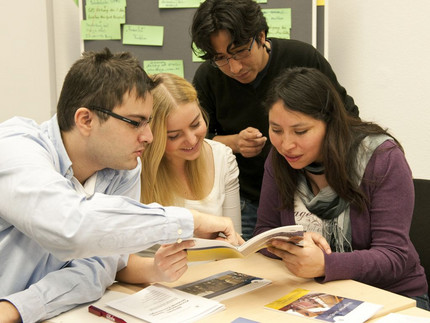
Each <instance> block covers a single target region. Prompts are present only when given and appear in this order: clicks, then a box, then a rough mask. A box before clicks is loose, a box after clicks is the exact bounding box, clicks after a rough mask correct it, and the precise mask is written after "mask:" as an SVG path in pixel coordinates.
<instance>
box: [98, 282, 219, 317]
mask: <svg viewBox="0 0 430 323" xmlns="http://www.w3.org/2000/svg"><path fill="white" fill-rule="evenodd" d="M106 305H107V306H110V307H112V308H115V309H117V310H119V311H122V312H124V313H127V314H130V315H133V316H135V317H137V318H140V319H142V320H144V321H147V322H157V323H171V322H195V321H197V320H199V319H201V318H203V317H205V316H207V315H209V314H212V313H216V312H218V311H222V310H224V309H225V306H224V305H223V304H221V303H219V302H217V301H215V300H212V299H207V298H204V297H201V296H196V295H192V294H189V293H185V292H182V291H180V290H177V289H174V288H170V287H166V286H163V285H160V284H153V285H150V286H148V287H146V288H144V289H142V290H141V291H139V292H137V293H134V294H131V295H128V296H126V297H123V298H120V299H116V300H113V301H110V302H109V303H107V304H106Z"/></svg>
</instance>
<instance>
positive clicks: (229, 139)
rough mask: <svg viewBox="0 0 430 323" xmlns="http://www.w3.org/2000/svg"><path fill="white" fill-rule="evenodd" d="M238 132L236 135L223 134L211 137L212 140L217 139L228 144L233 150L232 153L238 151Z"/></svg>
mask: <svg viewBox="0 0 430 323" xmlns="http://www.w3.org/2000/svg"><path fill="white" fill-rule="evenodd" d="M238 136H239V135H238V134H236V135H225V136H215V137H213V138H212V140H214V141H218V142H221V143H223V144H224V145H226V146H228V147H230V148H231V150H233V153H235V154H236V153H238V152H239V147H238V146H237V138H238Z"/></svg>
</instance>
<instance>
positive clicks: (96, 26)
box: [81, 19, 121, 40]
mask: <svg viewBox="0 0 430 323" xmlns="http://www.w3.org/2000/svg"><path fill="white" fill-rule="evenodd" d="M81 37H82V39H84V40H96V39H98V40H106V39H121V24H120V23H118V22H116V21H110V20H107V19H97V20H82V21H81Z"/></svg>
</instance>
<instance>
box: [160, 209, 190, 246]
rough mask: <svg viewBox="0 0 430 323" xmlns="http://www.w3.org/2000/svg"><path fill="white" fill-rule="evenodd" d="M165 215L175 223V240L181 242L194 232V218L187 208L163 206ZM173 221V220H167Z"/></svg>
mask: <svg viewBox="0 0 430 323" xmlns="http://www.w3.org/2000/svg"><path fill="white" fill-rule="evenodd" d="M164 210H165V212H166V216H167V217H168V218H169V219H170V220H171V219H175V220H176V223H177V228H176V234H177V237H176V242H177V243H181V242H182V241H183V240H187V239H190V238H192V237H193V234H194V218H193V215H192V214H191V212H190V211H189V210H188V209H184V208H181V207H175V206H167V207H164ZM169 222H174V221H169Z"/></svg>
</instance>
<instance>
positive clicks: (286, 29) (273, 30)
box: [261, 8, 291, 39]
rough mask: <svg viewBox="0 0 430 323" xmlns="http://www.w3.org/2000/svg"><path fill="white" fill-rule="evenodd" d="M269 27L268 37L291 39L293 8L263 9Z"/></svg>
mask: <svg viewBox="0 0 430 323" xmlns="http://www.w3.org/2000/svg"><path fill="white" fill-rule="evenodd" d="M261 11H262V12H263V14H264V16H265V17H266V20H267V24H268V25H269V33H268V34H267V37H276V38H285V39H289V38H290V31H291V8H278V9H262V10H261Z"/></svg>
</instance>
